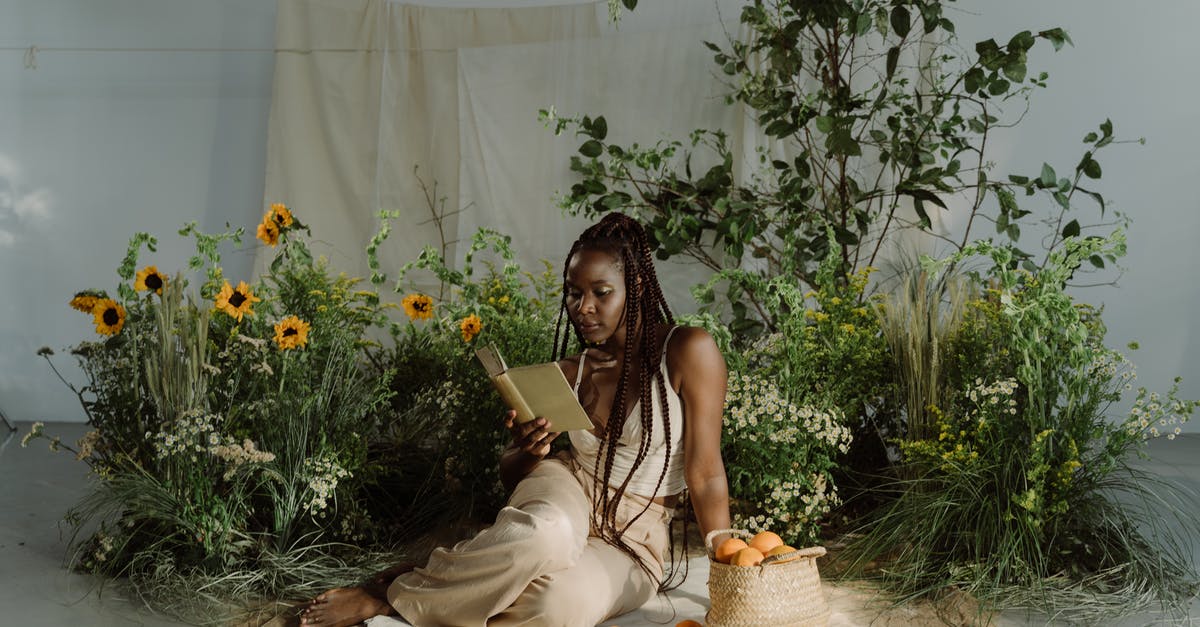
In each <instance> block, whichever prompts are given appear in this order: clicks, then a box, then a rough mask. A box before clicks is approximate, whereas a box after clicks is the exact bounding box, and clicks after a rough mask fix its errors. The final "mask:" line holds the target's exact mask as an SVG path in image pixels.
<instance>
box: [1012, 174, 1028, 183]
mask: <svg viewBox="0 0 1200 627" xmlns="http://www.w3.org/2000/svg"><path fill="white" fill-rule="evenodd" d="M1008 180H1010V181H1012V182H1014V183H1016V184H1017V185H1025V184H1028V183H1029V177H1028V176H1021V175H1020V174H1009V175H1008Z"/></svg>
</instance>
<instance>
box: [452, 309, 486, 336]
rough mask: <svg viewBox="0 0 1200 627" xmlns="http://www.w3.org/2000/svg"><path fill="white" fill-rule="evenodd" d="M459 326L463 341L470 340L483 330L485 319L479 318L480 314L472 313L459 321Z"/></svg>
mask: <svg viewBox="0 0 1200 627" xmlns="http://www.w3.org/2000/svg"><path fill="white" fill-rule="evenodd" d="M458 328H459V330H461V331H462V339H463V341H464V342H470V341H471V340H473V339H475V336H476V335H479V332H480V331H482V330H483V321H482V320H480V319H479V316H477V315H475V314H471V315H469V316H467V317H466V318H463V319H462V321H461V322H459V323H458Z"/></svg>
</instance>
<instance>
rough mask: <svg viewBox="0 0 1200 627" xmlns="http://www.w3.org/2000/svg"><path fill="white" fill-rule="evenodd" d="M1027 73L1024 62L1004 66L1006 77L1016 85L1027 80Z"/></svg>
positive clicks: (1014, 62)
mask: <svg viewBox="0 0 1200 627" xmlns="http://www.w3.org/2000/svg"><path fill="white" fill-rule="evenodd" d="M1025 71H1026V70H1025V62H1024V61H1013V62H1011V63H1008V64H1007V65H1005V66H1004V75H1005V76H1007V77H1008V80H1010V81H1012V82H1014V83H1019V82H1021V81H1023V80H1025Z"/></svg>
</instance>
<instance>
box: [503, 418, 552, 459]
mask: <svg viewBox="0 0 1200 627" xmlns="http://www.w3.org/2000/svg"><path fill="white" fill-rule="evenodd" d="M504 426H505V427H508V431H509V433H511V434H512V437H513V444H514V445H516V447H517V448H519V449H521V450H522V451H524V452H525V454H527V455H529V456H531V457H536V458H537V459H541V458H543V457H545V456H546V455H549V454H550V443H551V442H553V441H554V438H557V437H558V433H556V432H553V431H550V426H551V425H550V421H549V420H546V419H545V418H540V417H539V418H535V419H533V420H530V421H529V422H525V423H520V422H517V412H516V411H515V410H512V409H510V410H508V413H507V414H505V415H504Z"/></svg>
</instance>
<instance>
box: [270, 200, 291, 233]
mask: <svg viewBox="0 0 1200 627" xmlns="http://www.w3.org/2000/svg"><path fill="white" fill-rule="evenodd" d="M267 216H268V217H269V218H270V219H271V221H272V222H274V223H275V225H276V226H278V227H279V228H280V230H283V229H286V228H288V227H289V226H291V225H292V211H291V210H290V209H288V208H287V205H285V204H283V203H281V202H276V203H271V211H269V212H267Z"/></svg>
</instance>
